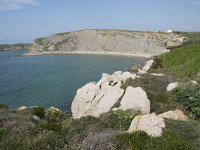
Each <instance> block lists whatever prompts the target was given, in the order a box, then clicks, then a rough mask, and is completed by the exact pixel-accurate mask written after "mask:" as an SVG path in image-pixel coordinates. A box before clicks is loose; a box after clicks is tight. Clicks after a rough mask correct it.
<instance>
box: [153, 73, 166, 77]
mask: <svg viewBox="0 0 200 150" xmlns="http://www.w3.org/2000/svg"><path fill="white" fill-rule="evenodd" d="M150 75H152V76H158V77H161V76H165V75H164V74H162V73H151V74H150Z"/></svg>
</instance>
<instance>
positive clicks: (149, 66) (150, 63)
mask: <svg viewBox="0 0 200 150" xmlns="http://www.w3.org/2000/svg"><path fill="white" fill-rule="evenodd" d="M153 62H154V60H153V59H151V60H148V61H147V62H146V64H145V66H144V67H143V68H142V70H139V71H138V73H139V74H145V73H147V71H148V70H149V69H150V68H151V67H152V65H153Z"/></svg>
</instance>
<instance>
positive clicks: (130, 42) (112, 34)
mask: <svg viewBox="0 0 200 150" xmlns="http://www.w3.org/2000/svg"><path fill="white" fill-rule="evenodd" d="M170 42H173V44H171V43H170ZM181 43H182V39H180V37H179V36H177V35H175V34H173V33H158V32H134V31H122V30H81V31H76V32H68V33H59V34H55V35H51V36H48V37H45V38H38V39H36V40H35V43H34V45H33V46H32V48H31V51H30V52H29V54H37V53H38V54H40V53H52V52H75V53H76V52H77V53H103V54H108V53H111V54H120V55H123V54H130V55H131V54H132V55H140V56H149V57H150V56H154V55H159V54H162V53H165V52H168V51H169V50H168V49H167V47H169V46H170V47H171V45H173V46H177V45H180V44H181Z"/></svg>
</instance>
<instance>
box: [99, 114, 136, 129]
mask: <svg viewBox="0 0 200 150" xmlns="http://www.w3.org/2000/svg"><path fill="white" fill-rule="evenodd" d="M138 114H139V113H137V112H134V111H132V110H127V111H123V110H117V111H114V112H109V113H106V114H103V115H101V116H100V117H99V120H100V125H101V126H102V128H104V129H113V130H123V131H124V130H127V129H128V128H129V126H130V124H131V121H132V120H133V118H134V117H135V116H136V115H138Z"/></svg>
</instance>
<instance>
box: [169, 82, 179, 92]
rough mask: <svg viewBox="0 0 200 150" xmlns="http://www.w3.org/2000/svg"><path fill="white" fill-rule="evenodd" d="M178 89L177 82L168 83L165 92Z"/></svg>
mask: <svg viewBox="0 0 200 150" xmlns="http://www.w3.org/2000/svg"><path fill="white" fill-rule="evenodd" d="M177 87H178V82H174V83H170V84H169V85H168V86H167V91H172V90H173V89H175V88H177Z"/></svg>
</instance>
